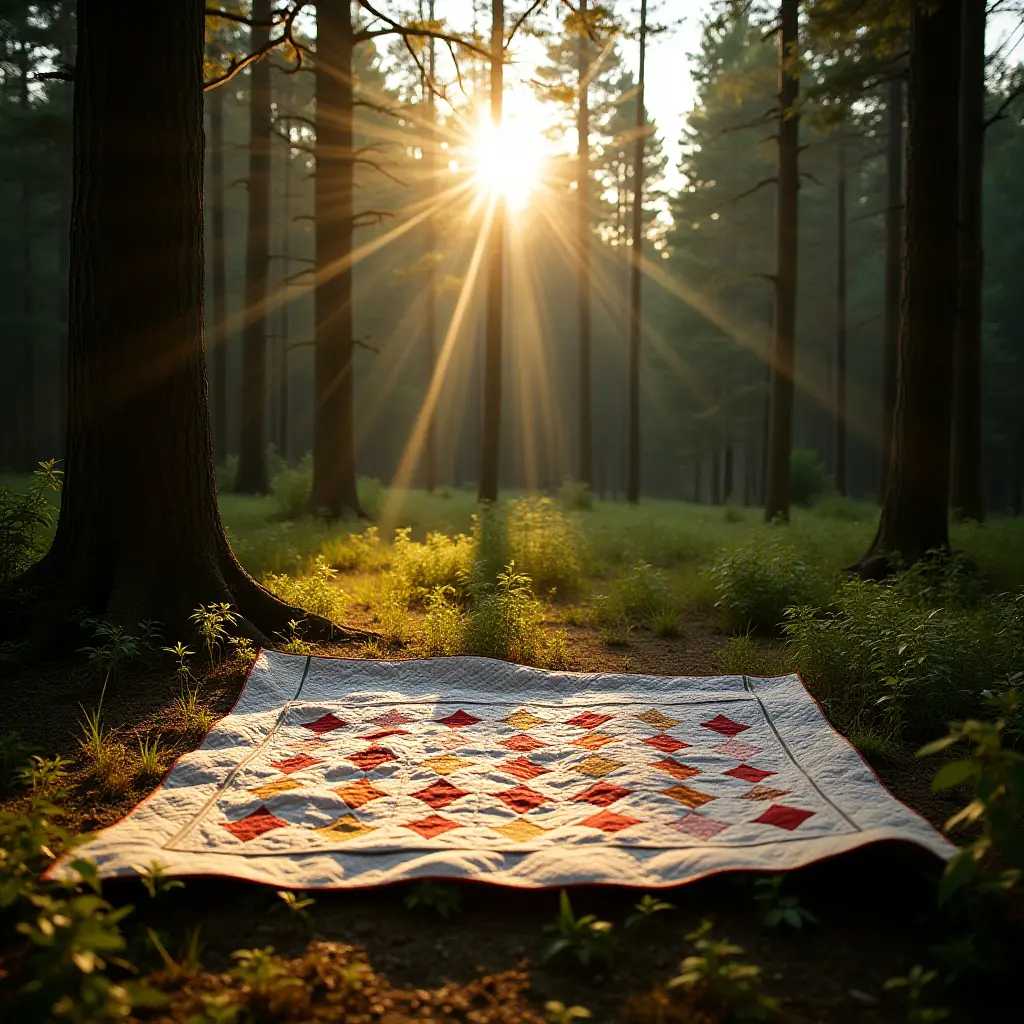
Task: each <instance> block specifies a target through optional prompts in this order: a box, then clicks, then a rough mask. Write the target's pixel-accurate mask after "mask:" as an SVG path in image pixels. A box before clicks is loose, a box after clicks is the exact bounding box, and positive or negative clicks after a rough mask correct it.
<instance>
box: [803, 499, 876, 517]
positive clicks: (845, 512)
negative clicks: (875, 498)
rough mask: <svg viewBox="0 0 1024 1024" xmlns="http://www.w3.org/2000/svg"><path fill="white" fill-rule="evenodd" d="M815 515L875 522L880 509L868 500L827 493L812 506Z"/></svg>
mask: <svg viewBox="0 0 1024 1024" xmlns="http://www.w3.org/2000/svg"><path fill="white" fill-rule="evenodd" d="M811 511H812V512H813V513H814V515H816V516H819V517H820V518H822V519H837V520H840V521H841V522H847V523H873V522H874V521H875V520H876V519H877V518H878V509H877V508H876V506H875V505H873V504H871V503H870V502H867V501H854V500H853V499H852V498H847V497H844V496H843V495H840V494H827V495H825V497H823V498H819V499H818V500H817V501H815V503H814V505H813V506H812V507H811Z"/></svg>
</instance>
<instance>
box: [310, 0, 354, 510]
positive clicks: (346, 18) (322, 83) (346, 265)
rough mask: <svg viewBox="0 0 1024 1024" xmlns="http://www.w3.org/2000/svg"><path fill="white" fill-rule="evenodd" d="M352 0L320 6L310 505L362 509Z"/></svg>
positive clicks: (317, 75) (321, 508)
mask: <svg viewBox="0 0 1024 1024" xmlns="http://www.w3.org/2000/svg"><path fill="white" fill-rule="evenodd" d="M352 35H353V32H352V12H351V6H350V3H349V0H344V2H343V3H336V2H325V3H321V4H319V5H318V7H317V54H318V56H317V61H316V143H317V145H316V176H315V178H314V184H315V199H314V209H315V216H316V284H315V288H314V303H315V305H316V347H315V358H314V370H313V392H314V405H313V492H312V496H311V498H310V510H311V511H312V512H314V513H315V514H318V515H327V516H331V517H337V516H343V515H360V514H361V513H360V508H359V497H358V494H357V492H356V463H355V436H354V434H355V412H354V409H353V402H354V386H353V379H352V371H353V366H352V363H353V357H354V355H355V342H354V336H353V328H352V235H353V227H352V215H353V209H352V206H353V198H352V193H353V188H354V164H353V155H354V154H353V142H352V130H353V109H354V108H353V98H354V97H353V84H352V46H353V40H352Z"/></svg>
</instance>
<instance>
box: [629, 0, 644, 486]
mask: <svg viewBox="0 0 1024 1024" xmlns="http://www.w3.org/2000/svg"><path fill="white" fill-rule="evenodd" d="M646 59H647V0H640V67H639V71H638V74H637V83H636V153H635V155H634V157H633V228H632V232H631V235H630V237H631V241H632V243H633V244H632V247H631V249H632V251H631V252H630V261H629V471H628V476H627V481H626V498H627V500H628V501H630V502H631V503H632V504H634V505H635V504H636V503H637V502H639V500H640V299H641V293H640V284H641V278H640V269H641V262H642V260H643V248H644V142H645V138H644V136H645V133H646V130H647V112H646V110H645V108H644V63H645V61H646Z"/></svg>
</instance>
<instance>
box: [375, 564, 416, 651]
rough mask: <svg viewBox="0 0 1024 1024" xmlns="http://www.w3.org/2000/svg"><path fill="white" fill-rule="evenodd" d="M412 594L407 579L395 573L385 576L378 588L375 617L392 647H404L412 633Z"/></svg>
mask: <svg viewBox="0 0 1024 1024" xmlns="http://www.w3.org/2000/svg"><path fill="white" fill-rule="evenodd" d="M410 596H411V595H410V592H409V588H408V587H407V586H406V584H405V581H404V580H403V579H402V578H401V577H398V576H394V575H391V576H387V577H385V578H384V579H383V580H382V581H381V583H380V586H379V587H378V588H377V592H376V596H375V597H374V600H373V612H374V618H375V620H376V622H377V628H378V629H379V631H380V634H381V636H382V637H383V638H384V640H385V642H386V643H387V644H388V645H389V646H391V647H403V646H404V645H405V644H406V643H408V641H409V638H410V637H411V635H412V621H411V619H410V618H409V600H410Z"/></svg>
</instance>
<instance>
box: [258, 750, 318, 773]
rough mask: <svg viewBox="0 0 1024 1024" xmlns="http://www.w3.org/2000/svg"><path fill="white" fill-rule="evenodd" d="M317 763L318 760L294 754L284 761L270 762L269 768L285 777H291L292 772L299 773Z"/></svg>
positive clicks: (305, 755)
mask: <svg viewBox="0 0 1024 1024" xmlns="http://www.w3.org/2000/svg"><path fill="white" fill-rule="evenodd" d="M319 763H320V760H319V758H316V757H310V756H309V754H296V755H295V756H294V757H289V758H286V759H285V760H284V761H271V762H270V767H271V768H276V769H277V770H278V771H280V772H284V773H285V775H291V773H292V772H301V771H302V769H303V768H308V767H309V766H310V765H311V764H319Z"/></svg>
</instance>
